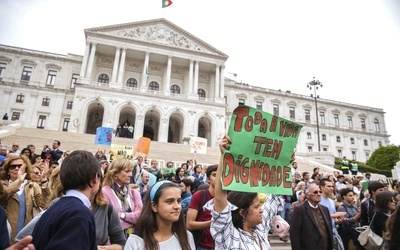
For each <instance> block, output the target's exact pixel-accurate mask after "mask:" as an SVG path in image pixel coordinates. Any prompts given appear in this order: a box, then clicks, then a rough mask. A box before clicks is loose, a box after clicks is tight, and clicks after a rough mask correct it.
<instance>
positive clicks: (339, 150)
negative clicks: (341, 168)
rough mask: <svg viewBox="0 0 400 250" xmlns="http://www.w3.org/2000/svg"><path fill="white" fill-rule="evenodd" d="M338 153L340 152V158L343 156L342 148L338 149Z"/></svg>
mask: <svg viewBox="0 0 400 250" xmlns="http://www.w3.org/2000/svg"><path fill="white" fill-rule="evenodd" d="M337 154H338V157H339V158H342V150H341V149H338V151H337Z"/></svg>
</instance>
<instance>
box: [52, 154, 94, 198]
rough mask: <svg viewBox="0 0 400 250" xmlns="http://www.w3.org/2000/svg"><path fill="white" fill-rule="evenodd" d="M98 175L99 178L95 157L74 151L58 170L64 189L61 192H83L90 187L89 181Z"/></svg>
mask: <svg viewBox="0 0 400 250" xmlns="http://www.w3.org/2000/svg"><path fill="white" fill-rule="evenodd" d="M96 175H98V176H99V178H100V176H101V168H100V166H99V162H98V161H97V159H96V157H94V155H93V154H92V153H91V152H88V151H85V150H75V151H73V152H72V153H71V154H70V156H68V157H67V158H65V159H64V160H63V163H62V168H61V170H60V180H61V183H62V185H63V187H64V190H63V192H64V193H65V192H66V191H68V190H73V189H75V190H84V189H86V188H87V187H88V186H89V187H92V185H91V181H92V180H93V178H94V177H95V176H96ZM99 180H100V179H99Z"/></svg>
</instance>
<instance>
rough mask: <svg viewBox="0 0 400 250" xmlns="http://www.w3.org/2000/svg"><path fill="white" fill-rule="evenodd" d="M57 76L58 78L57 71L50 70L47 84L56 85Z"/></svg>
mask: <svg viewBox="0 0 400 250" xmlns="http://www.w3.org/2000/svg"><path fill="white" fill-rule="evenodd" d="M56 76H57V71H55V70H49V73H48V74H47V80H46V84H51V85H54V82H55V81H56Z"/></svg>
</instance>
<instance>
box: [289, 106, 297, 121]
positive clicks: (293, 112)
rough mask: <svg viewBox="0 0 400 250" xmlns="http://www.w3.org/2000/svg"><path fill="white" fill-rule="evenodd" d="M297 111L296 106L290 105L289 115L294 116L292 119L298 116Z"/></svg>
mask: <svg viewBox="0 0 400 250" xmlns="http://www.w3.org/2000/svg"><path fill="white" fill-rule="evenodd" d="M295 111H296V110H295V108H294V107H289V117H290V118H292V119H294V118H296V115H295Z"/></svg>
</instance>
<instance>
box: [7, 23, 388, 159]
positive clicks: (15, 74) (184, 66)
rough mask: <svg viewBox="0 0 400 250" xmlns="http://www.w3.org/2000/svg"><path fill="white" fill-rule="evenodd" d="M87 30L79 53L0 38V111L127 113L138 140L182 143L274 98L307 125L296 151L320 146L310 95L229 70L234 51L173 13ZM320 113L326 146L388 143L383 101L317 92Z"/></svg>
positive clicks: (123, 116)
mask: <svg viewBox="0 0 400 250" xmlns="http://www.w3.org/2000/svg"><path fill="white" fill-rule="evenodd" d="M85 35H86V51H85V54H84V55H83V56H78V55H72V54H68V55H59V54H54V53H49V52H42V51H34V50H29V49H24V48H16V47H10V46H4V45H0V70H1V72H0V77H1V78H0V93H1V96H2V98H1V100H0V112H3V114H4V113H8V114H9V117H10V119H13V120H18V121H20V122H23V126H25V127H33V128H35V127H38V128H44V129H49V130H59V131H62V130H64V131H70V132H75V133H95V130H96V128H97V127H99V126H109V127H113V128H116V126H117V124H124V123H125V122H129V123H131V124H132V125H133V127H134V128H135V129H134V133H133V138H135V139H138V138H140V137H142V136H146V137H150V138H151V139H152V140H156V141H160V142H173V143H176V142H179V143H182V141H183V138H185V137H190V136H199V137H204V138H207V139H208V144H209V146H216V145H217V138H219V137H221V136H222V135H223V134H225V133H226V131H227V125H228V124H229V119H230V118H231V112H232V111H233V109H234V108H235V107H236V106H237V105H239V104H240V103H244V104H246V105H249V106H253V107H257V106H259V107H258V108H261V109H262V110H264V111H267V112H269V113H274V105H275V112H277V111H278V112H279V116H281V117H284V118H287V119H291V120H294V121H296V122H298V123H301V124H303V125H304V128H303V129H302V133H301V136H300V138H299V142H298V147H297V151H298V152H304V153H307V152H315V151H318V146H317V142H318V140H317V132H316V131H317V129H316V120H315V117H316V112H315V106H314V99H312V98H310V97H307V96H303V95H297V94H292V93H287V92H281V91H276V90H272V89H265V88H259V87H254V86H249V85H243V84H240V83H237V82H235V81H233V80H230V79H229V78H225V77H224V67H225V66H224V65H225V62H226V60H227V58H228V56H227V55H225V54H224V53H223V52H221V51H219V50H217V49H216V48H214V47H212V46H211V45H209V44H207V43H205V42H204V41H202V40H200V39H198V38H197V37H194V36H193V35H191V34H190V33H188V32H187V31H185V30H182V29H181V28H179V27H178V26H176V25H175V24H173V23H171V22H169V21H168V20H165V19H154V20H148V21H142V22H134V23H128V24H121V25H111V26H105V27H99V28H93V29H86V30H85ZM306 110H307V112H309V115H306V114H305V112H306ZM318 112H320V113H321V112H322V113H323V114H324V118H325V122H321V124H320V126H319V128H320V136H321V138H320V145H321V151H327V152H331V153H332V154H333V155H335V156H339V157H340V156H347V158H348V159H352V158H355V159H356V160H358V161H366V159H367V157H368V155H370V154H371V153H372V152H373V150H374V149H375V148H377V147H378V146H379V145H387V144H389V139H388V138H389V135H388V133H387V131H386V127H385V117H384V111H383V110H382V109H377V108H371V107H365V106H358V105H352V104H348V103H341V102H337V101H331V100H325V99H318ZM291 116H292V117H293V118H291ZM306 116H307V120H306ZM334 116H337V118H338V119H336V121H338V122H339V123H338V124H336V125H335V119H334ZM349 117H351V121H352V127H350V126H349V121H348V119H350V118H349ZM321 119H322V118H321ZM361 119H363V120H364V123H363V124H364V125H363V127H364V128H362V127H361ZM337 137H340V142H337ZM340 152H341V153H340Z"/></svg>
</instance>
